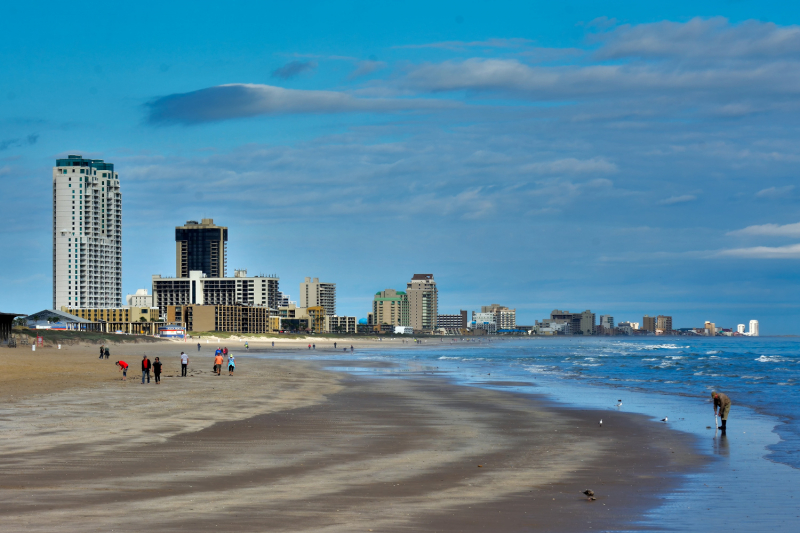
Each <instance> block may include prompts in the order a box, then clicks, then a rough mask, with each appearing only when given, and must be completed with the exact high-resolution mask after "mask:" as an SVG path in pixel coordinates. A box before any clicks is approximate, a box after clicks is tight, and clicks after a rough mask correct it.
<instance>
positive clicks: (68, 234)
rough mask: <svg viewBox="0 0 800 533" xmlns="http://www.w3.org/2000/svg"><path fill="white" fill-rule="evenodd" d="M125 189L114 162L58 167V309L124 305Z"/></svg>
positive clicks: (77, 159) (61, 162)
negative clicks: (122, 187) (123, 213)
mask: <svg viewBox="0 0 800 533" xmlns="http://www.w3.org/2000/svg"><path fill="white" fill-rule="evenodd" d="M122 304H123V302H122V195H121V194H120V190H119V175H118V174H117V173H116V172H114V164H113V163H105V162H103V160H102V159H84V158H83V157H81V156H79V155H70V156H68V157H67V159H57V160H56V166H55V167H53V309H60V308H61V306H71V307H121V306H122Z"/></svg>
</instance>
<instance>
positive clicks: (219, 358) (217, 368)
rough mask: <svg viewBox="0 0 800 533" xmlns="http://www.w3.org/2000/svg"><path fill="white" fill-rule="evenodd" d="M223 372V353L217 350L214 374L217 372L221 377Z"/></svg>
mask: <svg viewBox="0 0 800 533" xmlns="http://www.w3.org/2000/svg"><path fill="white" fill-rule="evenodd" d="M221 371H222V351H221V350H217V355H215V356H214V372H216V373H217V375H218V376H219V375H220V372H221Z"/></svg>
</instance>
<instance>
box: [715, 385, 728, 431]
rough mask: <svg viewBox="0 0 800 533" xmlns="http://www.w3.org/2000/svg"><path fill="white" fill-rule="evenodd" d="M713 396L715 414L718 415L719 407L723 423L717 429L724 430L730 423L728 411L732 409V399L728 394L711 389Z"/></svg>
mask: <svg viewBox="0 0 800 533" xmlns="http://www.w3.org/2000/svg"><path fill="white" fill-rule="evenodd" d="M711 397H712V398H714V416H717V409H719V417H720V418H721V419H722V425H721V426H720V427H718V428H717V429H721V430H722V431H723V432H724V431H725V430H726V429H727V425H728V413H730V411H731V399H730V398H728V396H727V395H726V394H722V393H720V392H717V391H711Z"/></svg>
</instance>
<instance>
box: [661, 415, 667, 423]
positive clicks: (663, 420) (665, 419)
mask: <svg viewBox="0 0 800 533" xmlns="http://www.w3.org/2000/svg"><path fill="white" fill-rule="evenodd" d="M667 420H669V419H668V418H667V417H666V416H665V417H664V418H662V419H661V421H662V422H666V421H667Z"/></svg>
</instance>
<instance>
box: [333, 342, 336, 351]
mask: <svg viewBox="0 0 800 533" xmlns="http://www.w3.org/2000/svg"><path fill="white" fill-rule="evenodd" d="M333 349H334V350H335V349H336V343H335V342H334V343H333Z"/></svg>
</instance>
